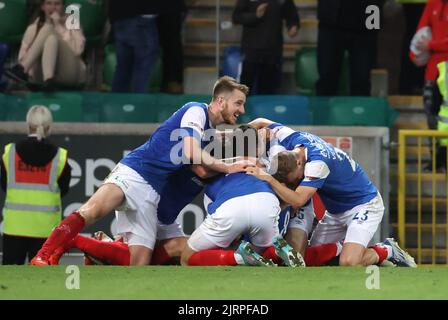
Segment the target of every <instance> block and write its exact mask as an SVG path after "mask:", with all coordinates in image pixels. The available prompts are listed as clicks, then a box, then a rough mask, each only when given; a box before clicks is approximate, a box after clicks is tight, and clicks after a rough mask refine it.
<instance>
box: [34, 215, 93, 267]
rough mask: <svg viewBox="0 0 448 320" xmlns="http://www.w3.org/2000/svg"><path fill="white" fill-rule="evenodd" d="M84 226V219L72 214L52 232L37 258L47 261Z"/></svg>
mask: <svg viewBox="0 0 448 320" xmlns="http://www.w3.org/2000/svg"><path fill="white" fill-rule="evenodd" d="M84 226H85V220H84V218H83V217H82V216H81V215H80V214H79V213H78V212H76V211H75V212H73V213H72V214H71V215H69V216H68V217H67V218H65V219H64V220H62V222H61V223H60V224H59V226H58V227H57V228H56V229H54V230H53V232H52V233H51V235H50V237H49V238H48V239H47V241H45V243H44V245H43V246H42V248H41V249H40V250H39V252H38V253H37V256H39V257H41V258H42V260H48V258H49V257H50V255H51V254H52V253H53V252H54V251H55V250H56V249H57V248H59V247H62V246H64V245H65V244H67V243H68V242H69V241H70V240H72V239H73V238H74V237H75V236H76V235H77V234H78V233H79V232H80V231H81V230H82V229H83V228H84Z"/></svg>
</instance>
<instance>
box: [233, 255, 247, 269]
mask: <svg viewBox="0 0 448 320" xmlns="http://www.w3.org/2000/svg"><path fill="white" fill-rule="evenodd" d="M234 255H235V261H236V263H237V264H238V265H240V266H243V265H245V263H244V259H243V257H242V256H241V255H240V254H239V253H236V252H235V253H234Z"/></svg>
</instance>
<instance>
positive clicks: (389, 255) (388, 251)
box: [384, 245, 392, 260]
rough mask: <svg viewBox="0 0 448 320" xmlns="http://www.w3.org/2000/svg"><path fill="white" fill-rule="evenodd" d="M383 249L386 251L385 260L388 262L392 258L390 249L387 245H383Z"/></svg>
mask: <svg viewBox="0 0 448 320" xmlns="http://www.w3.org/2000/svg"><path fill="white" fill-rule="evenodd" d="M384 247H385V248H386V249H387V260H389V259H390V258H391V257H392V247H391V246H388V245H384Z"/></svg>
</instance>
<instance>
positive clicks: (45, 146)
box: [0, 106, 71, 265]
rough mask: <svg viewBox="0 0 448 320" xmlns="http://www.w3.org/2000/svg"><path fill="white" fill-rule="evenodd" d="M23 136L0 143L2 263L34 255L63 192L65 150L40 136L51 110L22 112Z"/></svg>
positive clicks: (55, 219) (58, 212) (58, 211)
mask: <svg viewBox="0 0 448 320" xmlns="http://www.w3.org/2000/svg"><path fill="white" fill-rule="evenodd" d="M27 122H28V126H29V133H30V134H29V136H28V138H26V139H23V140H21V141H19V142H17V143H9V144H7V145H6V146H5V147H4V152H3V155H2V156H1V171H0V172H1V174H0V185H1V188H2V189H3V190H4V191H5V192H6V197H5V202H4V205H3V211H2V217H3V237H2V238H3V264H7V265H8V264H24V263H25V261H26V258H27V257H28V259H29V260H31V258H32V257H33V256H34V255H35V254H36V253H37V251H38V250H39V249H40V247H41V246H42V244H43V243H44V242H45V239H46V238H48V236H49V235H50V234H51V232H52V231H53V229H54V228H55V227H57V226H58V224H59V223H60V221H61V217H62V208H61V196H62V195H65V194H66V193H67V192H68V189H69V184H70V179H71V167H70V165H69V164H68V162H67V150H65V149H63V148H59V147H57V146H55V145H54V144H52V143H50V142H49V141H48V140H47V139H45V138H46V137H47V136H48V135H49V132H50V126H51V124H52V116H51V112H50V111H49V110H48V109H47V108H46V107H43V106H35V107H33V108H31V109H30V111H29V112H28V115H27Z"/></svg>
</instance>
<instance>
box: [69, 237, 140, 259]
mask: <svg viewBox="0 0 448 320" xmlns="http://www.w3.org/2000/svg"><path fill="white" fill-rule="evenodd" d="M74 247H75V248H78V249H79V250H81V251H82V252H84V253H86V254H88V255H90V256H92V257H93V258H96V259H98V260H101V261H104V262H106V263H108V264H111V265H114V266H129V263H130V261H131V254H130V253H129V247H128V245H127V244H125V243H122V242H104V241H99V240H96V239H93V238H88V237H84V236H81V235H78V236H77V237H76V238H75V239H74Z"/></svg>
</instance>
